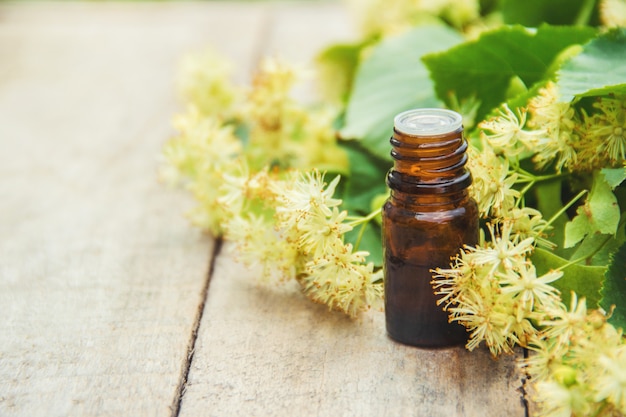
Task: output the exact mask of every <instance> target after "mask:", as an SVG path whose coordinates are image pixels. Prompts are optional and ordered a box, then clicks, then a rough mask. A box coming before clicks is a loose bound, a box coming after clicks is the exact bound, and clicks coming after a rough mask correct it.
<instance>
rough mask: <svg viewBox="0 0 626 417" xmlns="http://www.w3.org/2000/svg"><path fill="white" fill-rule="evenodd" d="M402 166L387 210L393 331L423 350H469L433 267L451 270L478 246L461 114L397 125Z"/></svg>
mask: <svg viewBox="0 0 626 417" xmlns="http://www.w3.org/2000/svg"><path fill="white" fill-rule="evenodd" d="M391 146H392V150H391V156H392V157H393V159H394V167H393V168H392V169H391V171H389V174H388V176H387V184H388V186H389V189H390V192H391V194H390V197H389V199H388V200H387V202H386V203H385V205H384V207H383V250H384V270H385V316H386V324H387V333H388V334H389V336H390V337H391V338H392V339H394V340H396V341H398V342H401V343H405V344H409V345H414V346H421V347H446V346H454V345H458V344H462V343H464V342H465V341H466V340H467V332H466V331H465V329H464V328H463V327H462V326H461V325H459V324H457V323H448V315H447V313H445V312H444V311H443V310H442V308H441V307H440V306H437V303H436V302H437V297H436V296H435V294H434V291H433V288H432V285H431V283H430V282H431V280H432V272H431V269H433V268H436V267H443V268H447V267H449V265H450V259H451V257H453V256H454V255H456V254H457V253H458V252H459V249H460V248H461V247H462V246H463V244H470V245H473V244H475V243H476V242H477V240H478V209H477V207H476V202H475V201H474V200H473V199H472V198H471V197H470V196H469V192H468V187H469V186H470V184H471V182H472V178H471V176H470V173H469V171H467V170H466V169H465V163H466V161H467V155H466V152H465V151H466V149H467V142H466V141H465V139H464V138H463V126H462V120H461V116H460V115H459V114H458V113H455V112H453V111H449V110H442V109H416V110H409V111H407V112H404V113H400V114H399V115H397V116H396V117H395V119H394V130H393V136H392V137H391Z"/></svg>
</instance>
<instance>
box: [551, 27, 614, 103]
mask: <svg viewBox="0 0 626 417" xmlns="http://www.w3.org/2000/svg"><path fill="white" fill-rule="evenodd" d="M624 58H626V29H623V28H622V29H613V30H611V31H609V32H607V33H605V34H602V35H600V36H598V37H597V38H596V39H594V40H592V41H591V42H589V43H588V44H586V45H584V47H583V50H582V52H581V53H580V54H578V55H576V56H575V57H573V58H572V59H570V60H569V61H567V62H566V63H564V64H563V66H562V67H561V69H560V70H559V71H557V78H558V81H557V85H558V87H559V91H560V93H561V97H560V100H561V101H563V102H570V101H572V99H573V98H574V97H589V96H598V95H605V94H610V93H625V92H626V59H624Z"/></svg>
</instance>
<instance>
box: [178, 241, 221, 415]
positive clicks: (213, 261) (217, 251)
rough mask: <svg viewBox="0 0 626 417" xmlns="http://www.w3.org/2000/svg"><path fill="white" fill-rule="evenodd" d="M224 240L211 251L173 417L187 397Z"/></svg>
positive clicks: (216, 243) (215, 244)
mask: <svg viewBox="0 0 626 417" xmlns="http://www.w3.org/2000/svg"><path fill="white" fill-rule="evenodd" d="M222 246H223V239H222V238H221V237H219V238H216V239H215V243H214V245H213V248H212V250H211V260H210V262H209V271H208V273H207V275H206V280H205V282H204V286H203V287H202V295H201V299H200V304H199V306H198V311H197V313H196V317H195V319H194V322H193V326H192V329H191V337H190V339H189V344H188V346H187V359H186V361H185V363H184V364H183V369H182V373H181V376H180V382H179V384H178V388H177V389H176V395H175V396H174V401H173V402H172V406H171V408H172V414H171V416H172V417H178V415H179V414H180V408H181V405H182V402H183V397H184V396H185V390H186V389H187V380H188V378H189V371H190V370H191V364H192V362H193V357H194V353H195V350H196V341H197V340H198V330H199V329H200V324H201V323H202V317H203V316H204V307H205V305H206V301H207V297H208V295H209V287H210V285H211V278H212V277H213V272H214V271H215V264H216V260H217V258H218V256H219V255H220V252H221V251H222Z"/></svg>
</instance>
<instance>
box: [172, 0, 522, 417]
mask: <svg viewBox="0 0 626 417" xmlns="http://www.w3.org/2000/svg"><path fill="white" fill-rule="evenodd" d="M325 7H326V9H325V10H324V9H323V8H314V7H312V6H297V7H296V6H291V7H287V6H286V5H283V6H282V7H281V8H280V9H279V10H277V11H276V14H275V15H273V21H272V23H273V24H272V28H271V30H270V32H269V33H268V34H267V35H266V36H267V42H266V44H265V45H266V46H265V51H266V53H269V54H272V53H273V52H274V51H280V52H281V54H282V56H285V57H286V58H288V59H290V60H295V61H298V60H299V61H301V62H307V61H308V60H310V59H311V57H313V55H314V54H315V51H317V50H318V49H319V48H320V47H322V46H324V45H327V44H328V42H330V40H334V41H340V40H346V39H348V40H349V39H350V37H351V36H353V34H354V27H353V26H351V24H350V22H349V19H348V16H347V15H345V10H342V9H340V8H336V9H335V10H333V9H332V7H333V6H328V5H327V6H325ZM322 10H324V11H322ZM320 29H321V32H320ZM317 33H320V36H319V37H318V36H314V34H317ZM333 37H334V39H333ZM307 55H308V57H307ZM303 94H306V91H304V92H303ZM305 98H306V96H305ZM234 256H235V257H236V254H233V253H229V251H228V250H225V251H223V253H222V255H220V257H219V258H218V259H217V265H216V269H215V272H214V275H213V277H212V279H211V284H210V290H209V295H208V298H207V304H206V306H205V312H204V315H203V319H202V322H201V325H200V329H199V334H198V339H197V342H196V349H195V352H194V357H193V361H192V364H191V369H190V374H189V378H188V383H187V386H186V389H185V396H184V398H183V401H182V407H181V416H184V417H191V416H198V415H202V416H228V415H245V416H291V415H299V416H377V417H378V416H429V417H438V416H442V417H443V416H457V417H463V416H465V417H474V416H476V417H491V416H493V417H500V416H519V417H521V416H524V413H525V410H524V407H523V405H522V403H521V393H520V391H519V389H520V387H521V386H522V382H521V379H520V377H519V375H518V374H517V373H516V372H517V371H516V368H515V363H514V361H515V358H514V357H507V358H503V359H501V360H499V361H494V360H492V359H491V357H490V356H489V354H488V352H486V350H480V351H478V352H474V353H469V352H467V351H466V350H465V349H464V348H455V349H446V350H421V349H415V348H411V347H406V346H402V345H399V344H396V343H394V342H392V341H391V340H389V339H388V338H387V337H386V335H385V329H384V315H383V314H382V313H380V312H375V311H372V312H370V313H369V314H366V315H365V316H363V317H362V318H361V319H360V320H357V321H353V320H350V319H348V318H346V317H344V316H343V315H341V314H336V313H331V312H328V311H327V309H326V308H325V307H322V306H318V305H314V304H311V303H310V302H309V301H308V300H307V299H305V298H304V297H303V296H302V295H301V294H300V292H299V289H298V286H297V284H295V283H292V284H288V285H286V286H284V287H282V288H277V287H276V286H267V285H263V284H260V283H259V282H258V280H257V274H256V273H255V271H254V270H247V269H245V268H243V267H242V266H241V265H237V264H236V262H234V260H233V257H234Z"/></svg>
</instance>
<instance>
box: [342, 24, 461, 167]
mask: <svg viewBox="0 0 626 417" xmlns="http://www.w3.org/2000/svg"><path fill="white" fill-rule="evenodd" d="M461 39H462V38H461V36H460V35H459V34H458V33H457V32H455V31H454V30H452V29H449V28H447V27H445V26H420V27H418V28H416V29H414V30H411V31H409V32H407V33H405V34H403V35H400V36H396V37H392V38H389V39H386V40H384V41H382V42H381V43H380V44H378V45H377V46H375V47H374V48H373V50H372V52H371V54H370V55H369V56H368V57H367V58H366V59H365V60H364V61H363V62H362V63H361V65H360V66H359V68H358V69H357V74H356V77H355V80H354V87H353V90H352V94H351V96H350V100H349V102H348V106H347V109H346V118H345V126H344V128H343V129H342V130H341V132H340V134H341V136H342V137H344V138H348V139H360V140H361V141H362V142H363V143H364V144H365V146H366V147H367V148H368V150H369V151H371V152H372V153H373V154H375V155H376V156H378V157H380V158H384V159H386V160H390V159H391V157H390V156H389V150H390V147H389V137H390V136H391V132H392V129H393V118H394V116H395V115H396V114H398V113H400V112H402V111H404V110H409V109H412V108H415V107H440V105H441V103H440V102H439V100H437V97H436V96H435V92H434V89H433V83H432V81H431V80H430V78H429V75H428V71H427V70H426V67H425V66H424V64H423V63H422V61H421V60H420V59H421V57H422V56H423V55H425V54H426V53H429V52H434V51H441V50H444V49H446V48H449V47H450V46H452V45H454V44H456V43H458V42H460V41H461Z"/></svg>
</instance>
